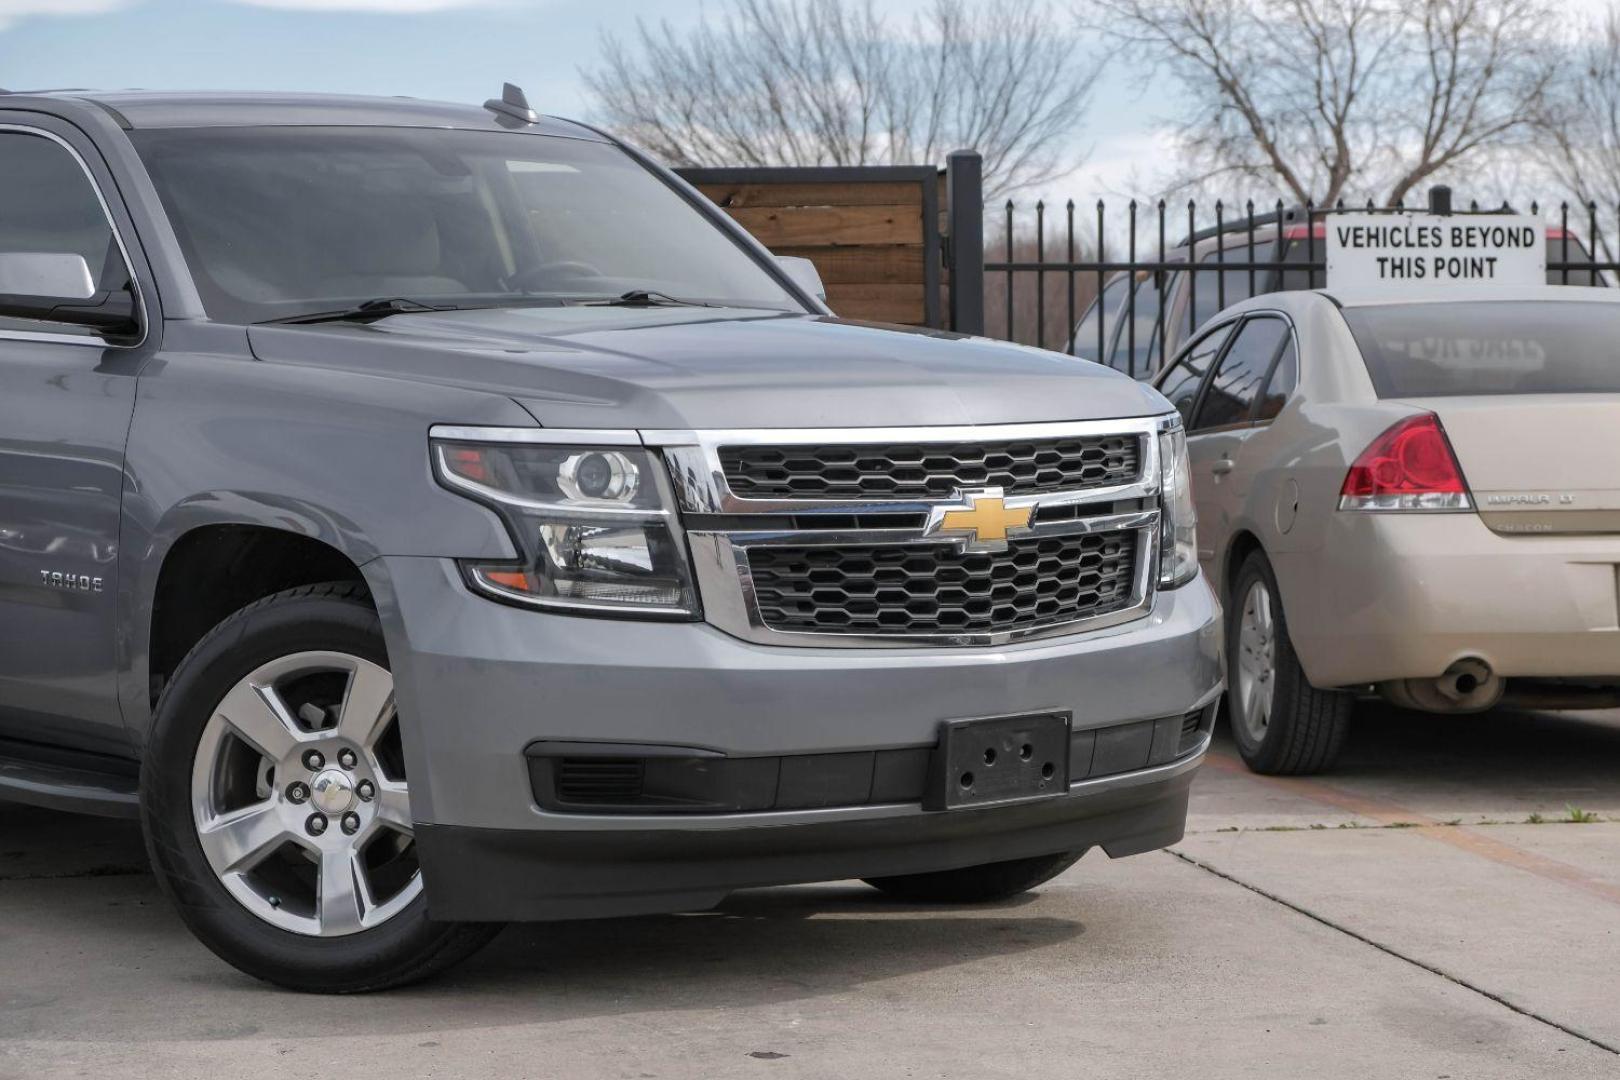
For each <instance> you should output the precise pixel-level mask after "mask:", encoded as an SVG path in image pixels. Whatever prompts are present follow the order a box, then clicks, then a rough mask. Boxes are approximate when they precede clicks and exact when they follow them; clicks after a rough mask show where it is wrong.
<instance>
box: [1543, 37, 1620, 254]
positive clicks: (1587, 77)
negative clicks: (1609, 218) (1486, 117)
mask: <svg viewBox="0 0 1620 1080" xmlns="http://www.w3.org/2000/svg"><path fill="white" fill-rule="evenodd" d="M1538 135H1539V138H1538V144H1539V147H1540V150H1541V159H1542V161H1543V162H1544V163H1545V164H1546V166H1547V168H1548V170H1549V171H1550V172H1551V173H1552V175H1553V177H1554V178H1555V179H1556V180H1557V181H1558V183H1559V184H1560V185H1561V186H1562V187H1563V188H1564V190H1565V191H1567V192H1568V193H1569V194H1570V195H1572V196H1574V198H1575V199H1576V200H1577V201H1578V202H1580V203H1582V204H1583V205H1584V204H1591V203H1596V204H1597V206H1598V207H1599V209H1600V210H1601V211H1602V212H1603V213H1604V214H1605V216H1606V215H1607V213H1608V212H1609V211H1611V210H1613V209H1614V208H1616V207H1617V206H1620V7H1612V6H1611V7H1610V9H1609V11H1608V13H1607V15H1606V16H1605V17H1604V18H1603V19H1601V20H1599V21H1597V22H1594V23H1589V24H1584V25H1582V26H1581V27H1579V29H1578V31H1577V34H1576V39H1575V42H1574V43H1573V45H1572V46H1571V48H1570V52H1569V54H1568V59H1567V61H1566V63H1565V65H1564V68H1563V71H1562V73H1561V74H1560V77H1559V80H1558V83H1557V86H1556V91H1555V92H1554V93H1552V94H1549V95H1548V99H1547V108H1546V110H1545V112H1544V114H1543V118H1542V123H1541V125H1540V128H1539V132H1538ZM1593 240H1594V242H1595V243H1598V244H1600V245H1601V246H1602V247H1603V249H1604V252H1605V257H1606V258H1609V259H1613V258H1615V248H1614V244H1613V239H1612V238H1611V237H1609V236H1607V235H1599V236H1597V237H1594V238H1593Z"/></svg>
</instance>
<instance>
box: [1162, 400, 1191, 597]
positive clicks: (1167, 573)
mask: <svg viewBox="0 0 1620 1080" xmlns="http://www.w3.org/2000/svg"><path fill="white" fill-rule="evenodd" d="M1159 472H1160V482H1161V490H1160V493H1159V512H1160V514H1161V515H1162V521H1163V532H1162V534H1161V535H1160V538H1159V586H1160V588H1165V589H1173V588H1175V587H1176V586H1177V585H1185V584H1186V583H1187V582H1189V581H1191V580H1192V579H1193V575H1195V574H1197V573H1198V528H1197V518H1198V515H1197V512H1196V511H1195V510H1194V509H1193V499H1192V473H1191V471H1190V470H1189V468H1188V466H1187V433H1186V432H1185V431H1183V430H1182V429H1181V428H1179V427H1177V428H1173V429H1171V430H1170V431H1165V432H1161V433H1160V434H1159Z"/></svg>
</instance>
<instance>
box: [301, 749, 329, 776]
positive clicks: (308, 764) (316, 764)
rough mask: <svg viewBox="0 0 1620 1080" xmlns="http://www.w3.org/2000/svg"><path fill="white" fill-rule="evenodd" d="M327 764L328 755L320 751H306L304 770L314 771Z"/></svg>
mask: <svg viewBox="0 0 1620 1080" xmlns="http://www.w3.org/2000/svg"><path fill="white" fill-rule="evenodd" d="M325 764H326V755H325V754H323V753H321V752H320V751H319V750H305V751H304V768H306V769H309V770H310V771H312V772H313V771H314V770H316V769H318V768H320V767H321V766H322V765H325Z"/></svg>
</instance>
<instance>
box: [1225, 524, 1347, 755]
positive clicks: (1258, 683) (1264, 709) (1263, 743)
mask: <svg viewBox="0 0 1620 1080" xmlns="http://www.w3.org/2000/svg"><path fill="white" fill-rule="evenodd" d="M1232 598H1233V603H1231V604H1229V605H1228V606H1227V611H1226V628H1227V629H1226V652H1227V716H1228V717H1229V719H1230V720H1231V724H1232V737H1233V739H1234V740H1235V741H1236V742H1237V745H1238V753H1240V754H1241V755H1242V756H1243V760H1244V762H1245V763H1246V764H1247V765H1248V766H1249V768H1251V769H1253V770H1254V771H1255V772H1259V773H1274V774H1289V775H1302V774H1306V773H1317V772H1322V771H1324V770H1326V769H1328V768H1330V767H1332V765H1333V762H1334V760H1335V759H1336V758H1337V757H1338V756H1339V751H1340V749H1341V748H1342V747H1343V745H1344V737H1345V733H1346V732H1347V731H1348V730H1349V727H1350V710H1351V705H1352V704H1353V700H1354V699H1353V698H1352V697H1351V695H1349V694H1347V693H1345V692H1343V691H1341V690H1320V689H1318V688H1316V687H1314V686H1312V685H1311V682H1310V680H1309V679H1307V678H1306V677H1305V669H1304V668H1303V667H1301V666H1300V663H1299V657H1298V656H1297V655H1296V654H1295V653H1294V647H1293V644H1292V643H1291V642H1290V641H1289V638H1288V620H1287V617H1286V616H1285V614H1284V612H1283V606H1282V594H1281V593H1280V592H1279V591H1278V589H1277V578H1276V575H1275V574H1274V573H1273V572H1272V569H1271V564H1270V562H1268V561H1267V560H1266V557H1265V555H1264V554H1262V553H1261V552H1258V551H1256V552H1252V553H1250V555H1249V556H1248V558H1246V559H1244V561H1243V565H1242V566H1241V567H1239V569H1238V573H1237V578H1236V580H1235V581H1234V583H1233V588H1232Z"/></svg>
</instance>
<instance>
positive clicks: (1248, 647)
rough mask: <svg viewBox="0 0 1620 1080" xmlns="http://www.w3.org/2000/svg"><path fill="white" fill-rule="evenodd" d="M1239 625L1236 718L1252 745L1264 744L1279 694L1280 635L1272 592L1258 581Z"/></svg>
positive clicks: (1250, 594)
mask: <svg viewBox="0 0 1620 1080" xmlns="http://www.w3.org/2000/svg"><path fill="white" fill-rule="evenodd" d="M1239 619H1240V621H1239V623H1238V648H1237V656H1236V657H1235V658H1234V659H1235V660H1236V661H1237V678H1236V680H1235V682H1236V686H1235V689H1236V691H1237V701H1236V705H1237V708H1236V709H1235V710H1234V712H1235V714H1236V715H1235V717H1234V718H1235V719H1236V720H1237V722H1238V723H1240V724H1242V725H1243V730H1244V733H1245V734H1246V735H1248V737H1249V739H1250V741H1251V742H1256V743H1258V742H1260V741H1261V740H1262V739H1264V738H1265V737H1266V730H1267V729H1268V728H1269V727H1270V726H1271V706H1272V700H1273V699H1274V697H1275V696H1276V692H1277V634H1276V625H1275V622H1274V621H1273V619H1272V613H1271V590H1270V589H1268V588H1267V587H1266V583H1265V582H1263V581H1256V582H1254V583H1253V584H1251V585H1250V586H1249V591H1248V592H1247V593H1245V594H1244V597H1243V607H1242V613H1241V615H1240V616H1239Z"/></svg>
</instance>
